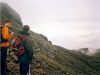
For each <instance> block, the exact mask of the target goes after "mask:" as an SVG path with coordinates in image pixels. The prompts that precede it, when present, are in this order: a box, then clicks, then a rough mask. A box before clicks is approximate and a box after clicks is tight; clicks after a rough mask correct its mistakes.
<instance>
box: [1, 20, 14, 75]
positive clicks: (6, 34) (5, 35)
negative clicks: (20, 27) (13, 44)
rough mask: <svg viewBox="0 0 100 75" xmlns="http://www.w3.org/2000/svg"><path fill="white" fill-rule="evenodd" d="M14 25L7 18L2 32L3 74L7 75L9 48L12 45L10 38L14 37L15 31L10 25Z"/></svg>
mask: <svg viewBox="0 0 100 75" xmlns="http://www.w3.org/2000/svg"><path fill="white" fill-rule="evenodd" d="M11 25H12V21H10V20H7V21H6V22H5V23H4V25H3V26H2V27H1V32H0V33H1V34H0V48H1V49H0V50H1V75H7V74H6V70H7V63H6V58H7V49H8V47H9V46H10V43H9V39H11V38H12V36H13V34H14V33H13V32H11V31H10V27H11Z"/></svg>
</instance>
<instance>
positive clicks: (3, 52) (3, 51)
mask: <svg viewBox="0 0 100 75" xmlns="http://www.w3.org/2000/svg"><path fill="white" fill-rule="evenodd" d="M6 58H7V47H1V75H7V73H6V70H7V62H6Z"/></svg>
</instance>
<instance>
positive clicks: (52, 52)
mask: <svg viewBox="0 0 100 75" xmlns="http://www.w3.org/2000/svg"><path fill="white" fill-rule="evenodd" d="M0 5H1V6H0V7H1V14H0V16H1V20H7V19H11V20H12V21H13V22H14V25H13V29H14V31H15V32H16V34H17V32H18V31H20V30H21V29H22V26H23V25H22V21H21V18H20V16H19V15H18V13H17V12H16V11H15V10H13V9H12V8H11V7H10V6H9V5H7V4H5V3H0ZM30 34H31V38H32V39H33V47H34V49H33V51H34V54H33V63H32V75H100V60H99V58H100V57H99V58H98V59H95V57H94V56H87V55H85V54H83V53H80V52H75V51H71V50H68V49H65V48H63V47H60V46H56V45H53V44H52V42H51V41H49V40H48V39H47V37H45V36H44V35H42V34H37V33H35V32H33V31H30ZM7 63H8V69H9V72H8V73H9V75H18V74H19V67H18V62H17V57H16V56H15V55H14V54H13V52H12V51H11V49H10V51H9V54H8V59H7ZM94 64H95V65H94Z"/></svg>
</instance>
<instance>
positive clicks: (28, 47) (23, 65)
mask: <svg viewBox="0 0 100 75" xmlns="http://www.w3.org/2000/svg"><path fill="white" fill-rule="evenodd" d="M29 30H30V27H29V26H28V25H25V26H24V27H23V30H22V31H20V34H21V42H22V44H23V47H24V50H25V51H24V53H23V54H21V55H18V61H19V67H20V75H27V74H28V73H29V69H30V68H29V67H30V65H31V64H32V57H33V48H32V40H31V38H30V36H29V35H30V34H29V33H28V31H29ZM21 53H22V52H21Z"/></svg>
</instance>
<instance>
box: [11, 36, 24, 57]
mask: <svg viewBox="0 0 100 75" xmlns="http://www.w3.org/2000/svg"><path fill="white" fill-rule="evenodd" d="M22 38H24V35H18V36H17V37H14V38H13V40H12V50H13V52H14V54H15V55H16V56H21V55H22V54H24V52H25V48H24V46H23V43H22V41H21V40H22Z"/></svg>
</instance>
